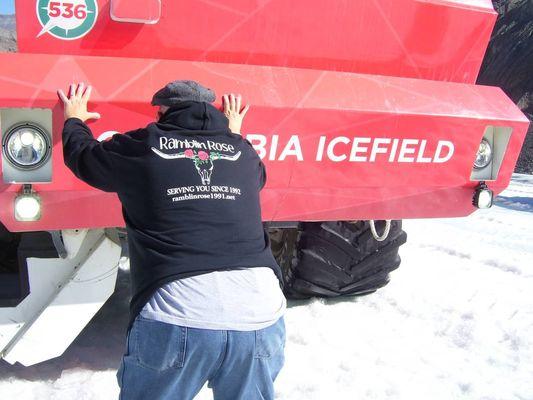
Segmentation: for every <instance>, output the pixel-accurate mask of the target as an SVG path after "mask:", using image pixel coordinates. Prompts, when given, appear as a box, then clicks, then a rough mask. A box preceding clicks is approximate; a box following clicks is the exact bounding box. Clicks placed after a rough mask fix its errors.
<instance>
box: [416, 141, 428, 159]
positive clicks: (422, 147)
mask: <svg viewBox="0 0 533 400" xmlns="http://www.w3.org/2000/svg"><path fill="white" fill-rule="evenodd" d="M427 142H428V141H427V140H422V141H421V142H420V149H418V156H417V157H416V162H418V163H430V162H431V157H424V153H425V151H426V144H427Z"/></svg>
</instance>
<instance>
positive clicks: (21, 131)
mask: <svg viewBox="0 0 533 400" xmlns="http://www.w3.org/2000/svg"><path fill="white" fill-rule="evenodd" d="M50 150H51V146H50V142H49V139H48V136H47V135H46V133H45V132H44V130H43V129H42V128H40V127H38V126H37V125H33V124H29V123H26V124H21V125H16V126H14V127H13V128H11V129H10V130H9V131H8V133H7V135H5V137H4V143H3V151H4V155H5V157H6V158H7V160H8V161H9V162H10V163H11V164H13V165H14V166H15V167H18V168H21V169H35V168H37V167H39V166H40V165H42V164H43V163H44V162H45V161H46V160H47V159H48V156H49V155H50Z"/></svg>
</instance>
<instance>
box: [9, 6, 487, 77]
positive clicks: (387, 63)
mask: <svg viewBox="0 0 533 400" xmlns="http://www.w3.org/2000/svg"><path fill="white" fill-rule="evenodd" d="M154 3H158V1H157V0H127V1H124V0H122V1H120V2H117V3H115V4H114V6H115V7H114V10H115V11H114V12H115V13H118V14H119V16H120V17H127V16H128V11H129V12H130V13H131V17H132V19H137V18H140V16H142V15H143V13H144V14H147V15H151V14H153V13H154V9H155V6H154ZM98 4H99V13H98V19H97V21H96V25H95V26H94V28H93V29H92V30H91V31H90V32H89V33H88V34H86V35H85V36H84V37H82V38H81V39H78V40H58V39H57V38H55V37H53V36H52V35H49V34H43V35H41V36H39V37H37V36H38V34H39V33H40V32H41V31H42V29H43V27H42V25H41V23H40V22H39V21H38V19H37V17H36V1H30V0H17V2H16V7H17V8H16V11H17V26H18V41H19V49H20V51H21V52H24V53H28V52H30V53H54V54H74V55H91V56H112V57H139V58H154V59H175V60H190V61H210V62H223V63H236V64H255V65H270V66H282V67H298V68H312V69H320V70H336V71H350V72H358V73H368V74H374V75H389V76H400V77H411V78H421V79H434V80H442V81H453V82H467V83H474V82H475V80H476V77H477V74H478V72H479V68H480V65H481V62H482V60H483V55H484V53H485V50H486V47H487V44H488V41H489V38H490V34H491V31H492V28H493V26H494V23H495V20H496V16H497V15H496V13H495V12H494V10H493V8H492V4H491V2H490V0H451V1H450V0H448V1H446V0H361V1H353V0H329V1H327V2H323V1H320V2H319V1H310V0H290V1H288V0H261V1H257V0H198V1H188V0H163V1H162V10H161V18H160V20H159V21H158V22H157V23H156V24H152V25H146V24H131V23H124V22H117V21H114V20H113V19H112V18H111V17H110V0H98Z"/></svg>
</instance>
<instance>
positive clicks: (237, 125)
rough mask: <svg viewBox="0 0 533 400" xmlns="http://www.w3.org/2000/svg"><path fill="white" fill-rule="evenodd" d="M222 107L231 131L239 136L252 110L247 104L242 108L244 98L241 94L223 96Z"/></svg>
mask: <svg viewBox="0 0 533 400" xmlns="http://www.w3.org/2000/svg"><path fill="white" fill-rule="evenodd" d="M222 105H223V110H224V115H225V116H226V117H227V118H228V120H229V129H230V130H231V131H232V132H233V133H236V134H238V135H240V134H241V127H242V121H243V120H244V117H245V116H246V113H247V112H248V110H249V109H250V106H249V105H248V104H247V105H246V106H244V107H242V97H241V95H240V94H238V95H237V96H235V95H234V94H233V93H231V94H225V95H224V96H222Z"/></svg>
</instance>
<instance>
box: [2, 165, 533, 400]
mask: <svg viewBox="0 0 533 400" xmlns="http://www.w3.org/2000/svg"><path fill="white" fill-rule="evenodd" d="M404 227H405V230H406V231H407V233H408V236H409V238H408V242H407V244H406V245H404V246H403V247H402V248H401V256H402V259H403V262H402V265H401V266H400V268H399V269H398V270H397V271H395V272H394V273H393V274H392V281H391V283H390V284H389V285H388V286H387V287H385V288H384V289H382V290H380V291H378V292H377V293H375V294H373V295H370V296H367V297H362V298H354V299H349V300H346V299H344V300H322V299H315V300H312V301H298V302H296V301H292V302H289V309H288V310H287V314H286V317H285V318H286V328H287V345H286V364H285V367H284V369H283V370H282V372H281V373H280V375H279V378H278V380H277V398H278V399H283V400H303V399H305V400H314V399H317V400H318V399H320V400H329V399H336V400H352V399H372V400H374V399H405V400H418V399H424V400H425V399H431V400H440V399H442V400H451V399H454V400H455V399H469V400H470V399H479V400H496V399H498V400H500V399H501V400H512V399H516V400H524V399H529V400H533V176H528V175H515V176H514V178H513V182H512V185H511V187H510V188H509V189H508V190H507V191H505V192H504V193H503V194H502V195H501V196H500V197H499V198H498V201H497V206H496V207H493V208H492V209H490V210H484V211H478V212H476V213H475V214H474V215H472V216H470V217H468V218H460V219H443V220H416V221H405V222H404ZM127 279H128V276H127V274H125V273H122V274H121V275H120V277H119V284H118V291H117V292H116V293H115V294H114V295H113V297H112V298H111V299H110V301H109V302H108V303H106V306H105V307H104V308H103V309H102V310H101V312H100V313H99V314H98V315H97V316H96V317H95V318H94V319H93V321H92V322H91V324H90V325H89V326H88V327H87V328H86V329H85V330H84V331H83V333H82V334H81V335H80V336H79V337H78V338H77V339H76V341H75V343H74V344H73V345H72V346H71V347H70V348H69V349H68V350H67V352H66V353H65V354H64V355H63V356H62V357H60V358H58V359H55V360H51V361H49V362H46V363H42V364H40V365H37V366H34V367H30V368H23V367H21V366H10V365H8V364H6V363H5V362H0V398H1V399H17V400H26V399H53V400H62V399H77V400H88V399H98V400H105V399H115V398H116V397H117V393H118V387H117V385H116V380H115V370H116V368H117V367H118V363H119V360H120V357H121V355H122V351H123V346H124V330H125V327H126V319H127V298H126V297H127V293H128V290H129V289H128V286H127ZM207 399H212V395H211V392H210V390H209V389H208V388H207V387H204V389H203V390H202V391H201V392H200V394H199V395H198V396H197V400H207Z"/></svg>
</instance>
